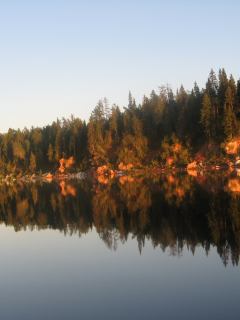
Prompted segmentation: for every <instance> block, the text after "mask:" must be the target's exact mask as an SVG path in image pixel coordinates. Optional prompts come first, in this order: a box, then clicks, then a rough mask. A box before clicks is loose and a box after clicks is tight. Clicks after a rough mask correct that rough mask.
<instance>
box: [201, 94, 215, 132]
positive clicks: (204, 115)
mask: <svg viewBox="0 0 240 320" xmlns="http://www.w3.org/2000/svg"><path fill="white" fill-rule="evenodd" d="M202 105H203V108H202V110H201V120H200V123H201V124H202V125H203V127H204V132H205V134H206V136H207V137H208V138H210V136H211V118H212V114H211V111H212V104H211V100H210V98H209V95H208V94H207V93H205V94H204V98H203V103H202Z"/></svg>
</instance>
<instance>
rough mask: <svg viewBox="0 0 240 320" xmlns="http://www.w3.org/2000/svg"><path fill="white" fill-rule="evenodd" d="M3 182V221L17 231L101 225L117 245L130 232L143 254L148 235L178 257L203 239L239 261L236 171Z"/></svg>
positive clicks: (83, 229) (74, 230)
mask: <svg viewBox="0 0 240 320" xmlns="http://www.w3.org/2000/svg"><path fill="white" fill-rule="evenodd" d="M0 188H1V193H0V220H1V222H2V223H4V224H6V225H7V226H13V227H14V229H15V231H20V230H26V228H27V227H28V228H29V229H30V230H33V229H34V228H37V229H39V230H40V229H46V228H52V229H58V230H60V232H63V233H64V234H65V235H67V234H68V235H72V234H78V235H79V236H81V235H82V234H85V233H87V232H88V231H89V230H90V229H92V228H93V226H95V228H96V230H97V232H98V234H99V236H100V239H102V240H103V241H104V243H105V244H106V246H107V247H108V248H109V249H111V250H115V251H116V250H117V248H118V244H119V242H121V243H124V242H125V241H127V239H128V236H129V235H130V236H131V237H133V238H136V240H137V242H138V249H139V252H140V253H141V252H142V250H143V248H144V244H145V240H146V239H147V240H151V242H152V245H153V247H154V248H155V247H157V246H159V247H160V248H161V250H163V251H165V250H166V249H168V250H169V254H170V255H171V256H176V257H180V256H181V255H182V252H183V247H184V246H186V247H187V248H188V250H190V251H191V252H192V254H193V255H194V252H195V249H196V247H197V246H202V247H203V248H204V250H205V252H206V255H208V254H209V250H210V246H211V245H212V246H216V248H217V252H218V254H219V255H220V257H221V259H222V262H223V264H224V265H225V266H227V264H228V263H229V261H230V260H231V263H232V264H233V265H238V261H239V245H240V213H239V212H240V178H239V177H238V176H235V175H234V174H233V173H232V175H231V176H229V174H227V173H224V172H219V173H217V174H216V173H214V174H211V173H208V174H205V175H201V174H196V172H195V173H191V172H190V174H166V175H158V176H141V177H131V176H124V177H120V178H112V179H101V178H99V179H94V180H93V181H90V180H84V181H76V180H66V181H52V182H51V183H48V182H43V181H37V182H35V183H34V182H29V183H22V182H20V181H19V182H16V183H12V184H6V183H4V182H3V183H2V184H1V185H0Z"/></svg>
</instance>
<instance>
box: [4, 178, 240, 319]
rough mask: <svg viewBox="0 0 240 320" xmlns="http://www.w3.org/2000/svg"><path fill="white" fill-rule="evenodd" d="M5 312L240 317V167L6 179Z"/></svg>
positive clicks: (22, 315)
mask: <svg viewBox="0 0 240 320" xmlns="http://www.w3.org/2000/svg"><path fill="white" fill-rule="evenodd" d="M0 221H1V226H0V261H1V262H0V263H1V268H0V272H1V274H0V310H1V319H226V318H227V319H239V312H240V305H239V296H240V270H239V266H238V265H239V254H240V251H239V245H240V178H239V177H238V176H237V174H236V173H232V174H231V175H227V174H226V173H224V172H219V173H217V174H216V173H215V174H214V175H210V174H207V175H198V176H196V177H194V176H191V175H187V174H179V175H171V174H169V175H162V176H144V177H121V178H120V179H119V178H118V179H117V178H114V179H111V180H109V179H107V178H100V179H98V180H94V181H86V180H84V181H75V180H71V181H62V182H61V181H59V182H56V181H55V182H54V181H53V182H42V181H39V182H36V183H33V182H31V183H20V182H19V183H14V184H12V185H10V184H9V185H8V184H6V183H2V184H1V185H0Z"/></svg>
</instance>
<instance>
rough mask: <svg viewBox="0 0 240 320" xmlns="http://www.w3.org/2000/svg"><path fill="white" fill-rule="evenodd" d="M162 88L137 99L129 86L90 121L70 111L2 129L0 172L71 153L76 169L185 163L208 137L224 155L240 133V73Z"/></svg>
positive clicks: (54, 161) (33, 168)
mask: <svg viewBox="0 0 240 320" xmlns="http://www.w3.org/2000/svg"><path fill="white" fill-rule="evenodd" d="M158 89H159V90H158V92H155V91H154V90H153V91H152V92H151V94H150V96H149V97H146V96H144V97H143V99H142V103H141V104H139V105H137V104H136V102H135V99H134V98H133V97H132V94H131V92H129V99H128V106H127V107H124V108H123V111H121V110H120V108H119V107H118V106H117V105H115V104H113V105H112V106H110V105H109V102H108V100H107V98H104V99H101V100H99V101H98V103H97V105H96V106H95V108H94V109H93V111H92V113H91V117H90V119H89V122H88V123H86V122H85V121H83V120H81V119H80V118H76V117H74V116H73V115H71V117H70V118H69V119H65V118H62V119H61V120H59V119H58V120H57V121H56V122H53V123H52V124H51V125H47V126H45V127H43V128H38V127H37V128H34V127H31V128H30V129H27V128H24V129H23V130H22V131H21V130H20V129H18V130H14V129H9V130H8V132H7V133H4V134H0V175H1V176H6V175H7V174H14V175H19V174H33V173H40V174H41V173H42V172H44V171H51V172H55V171H56V170H57V168H58V167H59V160H60V159H68V158H69V157H74V160H75V162H74V165H73V166H72V167H71V170H73V171H75V172H77V171H85V170H88V169H90V168H92V167H94V168H97V167H99V166H103V165H105V166H107V167H108V168H109V169H113V170H114V169H116V168H117V167H118V165H119V164H123V165H127V164H132V166H133V167H135V168H140V169H141V168H143V169H146V168H148V167H154V166H161V167H168V166H170V165H171V166H177V167H186V166H187V165H188V164H189V163H190V162H192V161H193V159H194V155H195V153H196V152H197V151H198V149H199V148H200V147H201V146H202V145H203V144H204V143H207V144H208V145H209V144H211V143H215V144H216V145H218V146H219V150H218V149H216V150H218V151H216V152H215V153H218V154H217V155H215V158H216V159H220V160H221V159H226V157H227V155H226V152H225V149H224V146H225V145H226V144H227V143H228V142H229V141H231V140H232V139H234V138H236V137H238V136H239V135H240V80H238V81H237V82H236V81H235V80H234V78H233V76H232V75H230V77H229V78H228V77H227V74H226V72H225V70H224V69H220V70H219V73H218V76H217V75H216V74H215V72H214V71H213V70H211V71H210V74H209V76H208V79H207V82H206V86H205V88H203V89H200V88H199V87H198V85H197V83H196V82H195V83H194V87H193V89H192V90H191V91H186V90H185V89H184V87H183V85H181V86H180V89H179V90H177V92H176V94H174V93H173V91H172V89H171V86H170V85H163V86H160V87H159V88H158ZM234 156H236V152H234ZM209 157H210V158H211V157H212V155H211V156H210V155H209ZM169 159H171V161H169ZM220 160H219V161H220ZM206 161H207V160H206ZM69 170H70V169H69Z"/></svg>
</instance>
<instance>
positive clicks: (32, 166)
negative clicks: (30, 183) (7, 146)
mask: <svg viewBox="0 0 240 320" xmlns="http://www.w3.org/2000/svg"><path fill="white" fill-rule="evenodd" d="M35 168H36V158H35V155H34V154H33V153H32V152H31V157H30V165H29V170H30V172H31V173H33V172H34V170H35Z"/></svg>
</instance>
